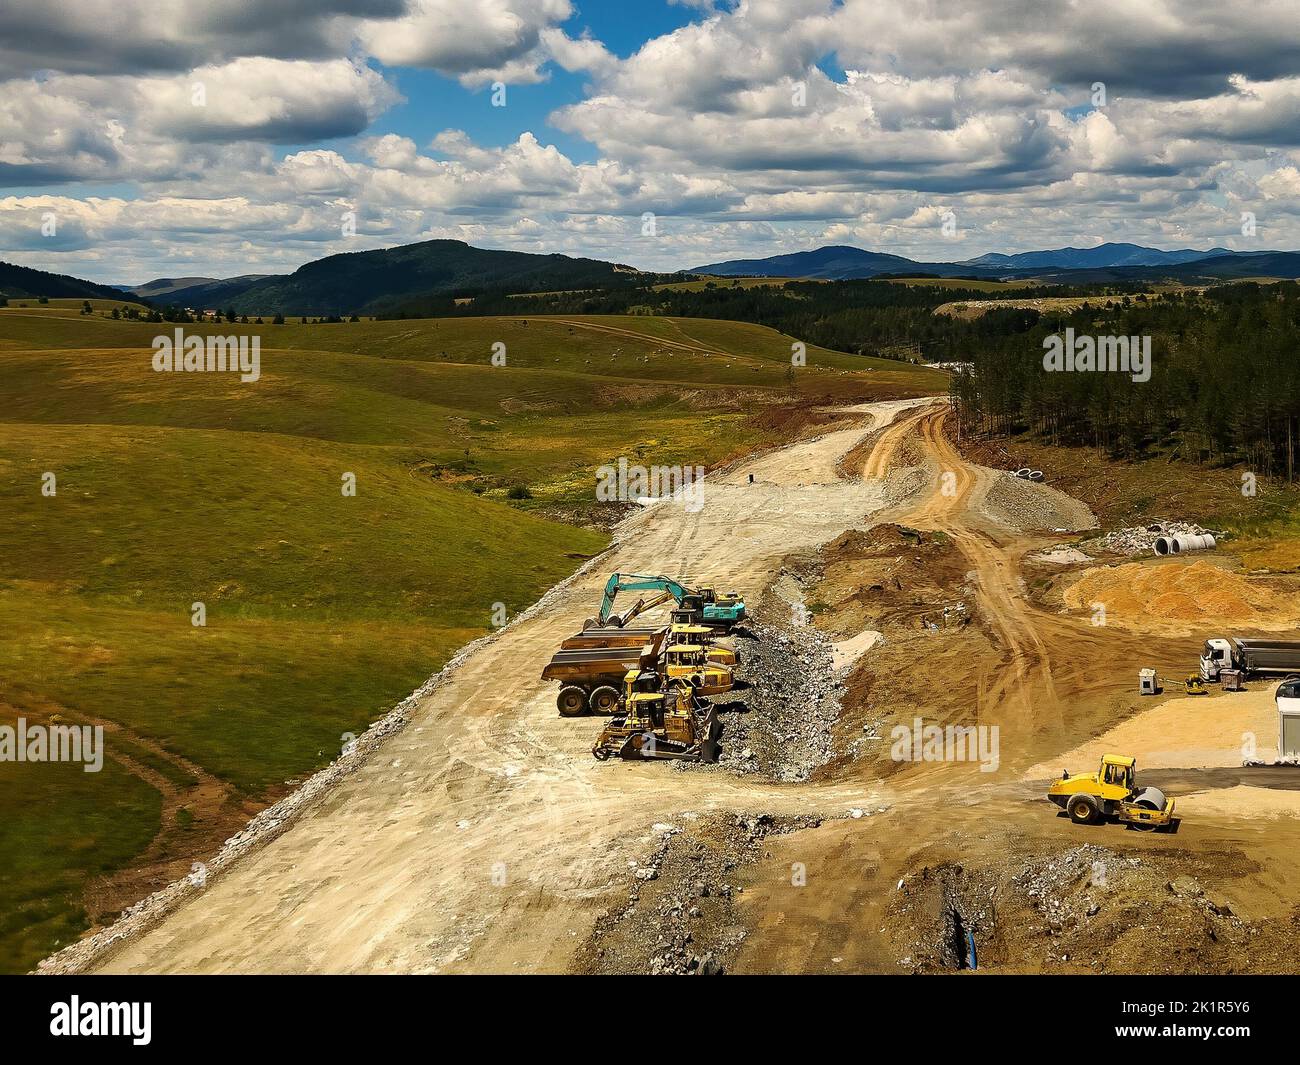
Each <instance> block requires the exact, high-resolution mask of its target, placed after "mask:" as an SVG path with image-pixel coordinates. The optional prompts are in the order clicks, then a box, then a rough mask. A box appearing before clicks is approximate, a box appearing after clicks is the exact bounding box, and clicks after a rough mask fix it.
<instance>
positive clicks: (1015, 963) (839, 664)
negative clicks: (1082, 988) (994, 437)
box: [45, 399, 1300, 973]
mask: <svg viewBox="0 0 1300 1065" xmlns="http://www.w3.org/2000/svg"><path fill="white" fill-rule="evenodd" d="M949 420H950V412H949V410H948V408H947V405H946V404H945V403H943V402H939V401H934V400H925V399H922V400H902V401H893V402H887V403H878V404H870V405H864V406H861V407H854V408H847V409H843V410H841V411H839V412H838V413H837V417H836V420H835V421H834V422H833V423H831V424H830V425H825V426H818V427H816V429H815V430H814V431H816V432H817V433H818V434H819V435H816V436H813V437H810V438H806V439H802V440H799V441H797V442H795V443H792V444H790V445H788V446H785V447H783V448H780V449H777V450H773V451H770V452H767V453H765V454H762V455H759V456H755V457H751V458H748V459H744V460H741V461H739V462H738V463H736V464H735V465H734V466H733V467H731V468H730V469H728V470H726V471H725V472H722V473H719V474H717V475H713V476H711V477H710V478H709V479H708V481H707V483H706V486H705V498H704V505H703V507H702V508H699V509H698V510H696V509H693V508H690V507H685V506H681V505H677V504H675V503H672V502H660V503H658V504H656V505H654V506H651V507H648V508H646V509H645V510H643V511H641V512H639V513H637V514H634V515H633V516H631V517H630V518H628V519H627V520H626V521H624V522H623V523H622V524H621V525H620V526H619V528H618V530H617V536H616V541H615V544H614V546H613V547H612V548H611V549H610V551H609V552H607V553H606V554H604V555H602V556H601V557H599V558H598V559H596V560H595V561H594V562H593V563H592V564H590V565H588V566H585V567H584V568H583V570H582V571H580V572H579V574H578V575H576V576H575V577H574V578H573V579H571V580H570V581H568V582H566V583H565V584H563V585H561V586H558V587H557V588H556V589H554V590H553V591H552V592H551V593H550V594H548V596H547V597H546V599H545V600H543V602H542V603H541V604H539V606H538V608H537V609H535V610H533V611H530V612H529V613H528V614H526V615H525V616H524V617H523V618H521V619H519V620H517V621H515V622H514V623H512V624H511V625H509V626H508V627H507V628H505V629H503V630H502V631H501V632H499V633H497V634H495V635H494V636H493V637H491V638H489V639H487V640H484V641H480V642H479V643H478V644H476V645H474V646H473V647H472V648H471V649H469V651H468V652H467V653H465V654H464V655H462V656H460V657H458V659H457V660H456V661H454V662H453V663H452V665H451V666H449V667H448V670H447V671H446V673H445V675H444V676H443V677H441V678H440V679H439V682H438V683H437V684H436V685H433V686H431V687H430V688H429V689H428V690H427V691H426V692H425V693H424V694H423V695H422V696H420V698H419V699H418V700H417V701H416V702H415V704H414V705H413V707H412V709H411V711H410V713H409V715H408V716H407V717H406V718H405V719H404V725H403V727H401V728H394V729H393V730H392V731H391V734H390V735H388V736H387V737H386V738H385V739H383V741H382V742H380V743H375V744H373V745H370V746H368V747H367V751H368V753H366V754H365V756H364V758H359V759H358V762H357V764H356V765H354V766H350V767H348V771H346V772H339V773H338V775H337V777H338V779H337V781H336V782H334V783H333V784H332V786H330V787H328V788H322V789H321V790H320V791H319V793H318V794H313V796H312V798H311V800H310V801H309V802H308V801H304V802H303V803H302V804H301V805H300V807H299V808H298V810H297V811H296V812H295V814H294V816H293V817H292V819H291V820H288V821H286V823H285V824H284V825H283V826H281V827H280V828H279V829H278V830H277V832H275V833H273V834H272V835H271V837H270V838H269V842H267V843H265V845H262V846H257V847H253V848H250V849H249V853H247V854H246V855H244V856H243V857H241V858H240V859H239V860H238V861H234V862H231V863H230V864H229V865H228V866H226V867H224V868H223V869H222V870H221V872H220V875H215V876H212V877H210V878H208V879H207V881H206V883H205V884H203V885H202V886H201V887H198V888H195V889H194V890H191V891H186V892H182V893H178V894H177V896H176V901H175V903H174V904H169V905H168V906H166V907H161V906H158V907H154V908H152V909H149V908H145V909H144V910H142V911H141V913H140V914H136V915H134V916H131V917H127V918H126V919H125V921H124V922H122V923H120V924H119V925H118V926H116V927H114V928H112V929H108V930H106V931H104V932H101V933H100V934H99V935H98V936H96V937H95V938H94V939H91V940H87V941H83V942H82V943H80V944H77V945H74V946H73V947H71V948H69V949H68V950H66V951H64V952H63V953H62V954H60V955H56V956H55V957H54V958H53V959H51V960H50V961H49V962H47V963H46V966H45V968H46V969H47V970H50V971H79V970H87V969H89V970H96V971H107V972H191V973H192V972H421V973H428V972H449V973H454V972H504V973H514V972H699V973H714V972H739V973H760V972H780V973H795V972H824V973H832V972H884V973H898V972H941V971H954V970H957V969H961V968H963V967H966V965H967V964H968V958H967V953H968V946H969V943H970V942H971V941H972V940H973V942H974V944H975V947H976V951H977V955H978V967H979V968H980V969H981V970H992V971H1003V972H1048V971H1060V972H1189V971H1190V972H1199V971H1212V972H1271V971H1282V970H1285V969H1286V968H1288V967H1293V956H1294V946H1295V941H1296V935H1297V928H1296V922H1297V920H1300V911H1297V910H1296V908H1295V906H1294V903H1293V899H1292V894H1293V893H1292V892H1291V891H1290V890H1289V888H1288V884H1292V883H1294V882H1295V880H1296V878H1297V876H1300V769H1290V768H1270V769H1246V768H1243V767H1242V761H1243V750H1245V749H1246V748H1247V747H1249V748H1250V750H1251V751H1253V752H1255V753H1256V754H1257V755H1258V757H1259V758H1260V759H1262V760H1271V758H1272V757H1273V755H1274V753H1275V752H1274V750H1273V748H1274V747H1275V744H1276V725H1275V722H1276V715H1275V713H1274V711H1273V708H1272V699H1271V689H1272V685H1270V684H1266V683H1262V682H1252V683H1251V684H1250V685H1249V688H1250V690H1249V691H1247V692H1244V693H1224V692H1219V691H1217V690H1215V691H1213V692H1212V694H1210V695H1208V696H1201V697H1188V696H1184V695H1183V694H1182V689H1181V678H1182V677H1183V676H1185V675H1186V674H1187V673H1189V672H1192V671H1193V670H1194V668H1195V665H1196V660H1197V655H1198V652H1199V648H1200V645H1201V643H1202V641H1203V639H1204V638H1205V636H1206V635H1211V634H1215V633H1217V634H1224V633H1226V631H1228V630H1232V631H1236V630H1238V629H1240V628H1241V627H1242V625H1243V624H1245V625H1248V626H1249V625H1256V626H1260V627H1263V626H1265V625H1267V626H1269V627H1274V628H1277V627H1284V626H1287V625H1291V624H1294V622H1295V617H1294V611H1291V612H1290V613H1288V612H1287V607H1286V604H1287V603H1294V602H1295V597H1294V591H1295V589H1294V585H1290V586H1288V584H1287V583H1286V579H1285V578H1282V579H1278V578H1267V577H1258V576H1255V577H1247V576H1244V575H1243V574H1241V573H1240V572H1237V571H1236V570H1234V568H1233V566H1232V563H1231V559H1230V558H1220V559H1218V560H1217V561H1216V562H1213V563H1210V562H1202V561H1199V560H1198V558H1197V557H1193V558H1190V559H1184V558H1178V559H1168V560H1165V559H1161V560H1157V559H1151V560H1149V561H1133V560H1129V559H1110V560H1106V559H1101V560H1096V559H1089V558H1087V557H1086V556H1083V555H1082V554H1080V553H1079V552H1077V551H1076V552H1065V553H1064V554H1060V555H1057V556H1053V555H1051V554H1050V549H1052V548H1054V547H1055V546H1057V545H1064V544H1071V543H1074V542H1076V541H1077V540H1079V539H1080V537H1081V535H1082V534H1083V531H1084V530H1088V529H1090V528H1093V527H1094V526H1095V525H1096V520H1095V518H1094V517H1093V515H1092V513H1091V512H1090V511H1089V510H1088V508H1087V507H1086V506H1084V505H1083V504H1082V503H1079V502H1077V501H1076V500H1074V499H1073V498H1071V497H1070V496H1069V495H1066V494H1064V493H1063V492H1060V491H1058V490H1056V489H1054V488H1052V487H1050V486H1048V485H1038V484H1031V483H1028V482H1023V481H1017V480H1015V479H1014V478H1012V477H1009V476H1008V475H1007V474H1006V473H1005V472H1003V471H998V470H993V469H990V468H987V467H984V466H980V465H976V464H974V463H972V462H970V461H968V460H967V459H966V458H964V457H963V455H962V454H961V452H959V451H958V449H957V448H956V447H955V446H954V444H953V442H952V440H951V439H950V436H949V431H950V427H949V426H948V422H949ZM751 477H752V481H751ZM1057 530H1059V531H1057ZM1044 552H1049V554H1048V555H1046V556H1045V555H1044ZM1031 556H1032V558H1031ZM1045 558H1048V559H1053V558H1054V559H1056V560H1052V561H1046V560H1044V559H1045ZM1123 565H1129V566H1136V567H1137V570H1135V571H1129V572H1126V571H1123V570H1117V569H1114V568H1113V567H1118V566H1123ZM1189 567H1200V568H1199V569H1197V570H1196V571H1195V572H1194V573H1192V574H1191V575H1190V576H1189V575H1188V568H1189ZM617 570H622V571H631V572H640V573H669V574H674V575H681V576H683V577H688V578H696V579H705V578H708V579H710V580H711V582H712V583H714V584H715V585H717V586H718V587H719V588H723V589H731V588H735V589H737V590H739V591H741V592H742V593H743V594H744V595H745V597H746V599H747V600H748V601H749V602H750V603H751V604H754V605H756V607H757V610H756V620H755V623H754V625H753V627H752V629H751V630H750V631H749V632H742V633H740V634H738V637H737V645H738V647H739V649H740V652H741V656H742V668H748V669H749V671H750V672H749V673H748V674H747V675H746V674H744V673H742V676H746V679H747V680H748V681H749V683H750V685H751V687H749V688H747V689H745V690H742V691H739V692H736V693H731V694H730V695H729V696H725V697H718V702H719V703H720V704H725V705H722V706H720V709H721V710H722V713H721V715H720V716H721V720H722V721H723V724H724V732H723V735H722V744H723V757H722V760H721V761H720V762H719V763H718V764H717V765H713V766H706V765H674V764H666V763H646V762H622V761H618V760H614V761H611V762H605V763H600V762H597V761H596V760H595V759H593V758H592V756H591V754H590V748H591V744H592V741H593V740H594V738H595V735H596V733H597V732H598V730H599V728H600V719H599V718H594V717H588V718H578V719H565V718H561V717H559V716H558V714H557V713H556V709H555V704H554V696H555V689H554V686H553V685H551V684H548V683H546V682H543V681H541V680H539V679H538V677H539V675H540V673H541V670H542V667H543V666H544V665H545V663H546V662H547V660H548V659H549V657H550V655H551V654H552V652H553V651H554V650H555V648H556V647H557V646H558V645H559V643H560V641H561V640H562V639H563V638H564V637H566V636H568V635H570V634H571V633H572V632H574V631H575V630H577V629H578V628H580V627H581V624H582V621H583V619H584V618H585V617H587V616H588V615H590V614H591V612H592V608H593V604H595V603H596V602H597V601H598V599H599V594H600V589H601V586H602V584H603V583H604V580H605V578H606V577H607V575H608V574H609V573H610V572H612V571H617ZM1159 571H1166V575H1162V573H1161V572H1159ZM1220 574H1221V575H1222V577H1221V578H1220V577H1219V576H1217V575H1220ZM1084 582H1086V583H1084ZM1166 585H1167V587H1166ZM1134 587H1140V588H1142V589H1143V594H1142V595H1141V596H1135V595H1133V594H1131V592H1132V589H1133V588H1134ZM1121 594H1123V595H1126V596H1127V598H1123V599H1121ZM1162 595H1170V596H1175V597H1177V596H1185V597H1189V601H1190V602H1191V607H1188V609H1193V608H1194V615H1193V616H1189V617H1187V618H1185V619H1183V623H1182V624H1173V623H1172V621H1171V618H1170V613H1169V609H1168V607H1169V604H1171V603H1182V602H1183V600H1181V599H1177V598H1175V599H1170V600H1168V601H1167V602H1166V604H1165V606H1164V607H1160V606H1150V605H1149V604H1152V603H1155V602H1157V600H1159V599H1160V597H1161V596H1162ZM1108 596H1111V597H1113V598H1114V600H1115V603H1116V606H1115V609H1114V611H1106V612H1104V613H1105V619H1106V620H1105V623H1104V624H1098V623H1097V612H1096V610H1095V604H1096V603H1097V602H1099V601H1100V602H1103V603H1104V602H1105V601H1106V598H1107V597H1108ZM1215 603H1219V604H1220V607H1219V608H1218V609H1219V611H1220V612H1219V613H1218V614H1216V613H1215V609H1216V607H1215V606H1214V604H1215ZM1241 604H1244V607H1241V609H1247V610H1248V612H1247V613H1246V614H1241V613H1238V612H1237V611H1238V609H1239V606H1240V605H1241ZM1144 612H1145V613H1144ZM1112 615H1114V616H1112ZM1147 615H1149V616H1147ZM1175 620H1176V619H1175ZM1211 629H1213V630H1215V633H1211V632H1210V630H1211ZM1220 630H1222V631H1220ZM1148 665H1150V666H1154V667H1156V668H1157V669H1158V670H1159V671H1160V674H1161V676H1162V678H1163V679H1164V682H1165V684H1166V687H1167V691H1166V693H1165V694H1163V695H1160V696H1157V697H1154V698H1152V697H1146V698H1143V697H1140V696H1139V695H1138V694H1137V675H1138V670H1139V668H1141V667H1143V666H1148ZM918 718H919V719H922V721H923V722H924V723H925V724H938V725H962V726H988V727H992V726H996V727H997V728H998V749H997V761H996V766H995V767H992V771H985V770H986V769H989V768H991V767H990V766H989V765H988V764H987V763H985V764H981V763H980V762H978V761H974V762H972V761H916V762H912V761H900V760H896V759H895V758H894V757H892V756H891V748H892V747H893V741H892V740H891V730H892V729H894V728H895V727H896V726H900V725H901V726H905V727H911V726H912V724H913V723H914V721H915V720H916V719H918ZM1103 752H1114V753H1120V754H1128V755H1133V756H1135V757H1136V758H1137V764H1138V774H1139V780H1140V782H1141V783H1143V784H1150V785H1154V786H1157V787H1160V788H1163V789H1164V790H1165V791H1166V793H1168V794H1170V795H1172V796H1174V797H1175V798H1176V801H1177V812H1178V815H1179V818H1180V822H1179V823H1178V824H1177V826H1176V827H1177V831H1176V832H1173V833H1148V832H1140V831H1134V830H1130V829H1126V828H1125V827H1124V826H1121V825H1117V824H1105V825H1099V826H1089V827H1085V826H1077V825H1073V824H1071V823H1070V821H1069V820H1068V818H1066V817H1065V815H1064V814H1063V813H1061V812H1060V811H1058V810H1056V808H1055V807H1052V806H1051V805H1049V804H1048V803H1047V802H1046V801H1045V799H1044V791H1045V788H1046V786H1047V784H1048V783H1049V781H1050V780H1052V779H1055V778H1056V777H1058V776H1059V775H1060V772H1061V770H1064V769H1068V770H1070V771H1071V772H1075V773H1077V772H1084V771H1090V770H1095V768H1096V763H1097V761H1098V760H1099V758H1100V755H1101V754H1102V753H1103ZM142 914H143V916H142Z"/></svg>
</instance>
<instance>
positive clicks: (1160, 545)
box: [1155, 536, 1174, 555]
mask: <svg viewBox="0 0 1300 1065" xmlns="http://www.w3.org/2000/svg"><path fill="white" fill-rule="evenodd" d="M1170 539H1171V538H1170V537H1168V536H1157V537H1156V543H1155V552H1156V554H1157V555H1168V554H1171V553H1172V552H1173V550H1174V548H1173V545H1172V544H1171V543H1170Z"/></svg>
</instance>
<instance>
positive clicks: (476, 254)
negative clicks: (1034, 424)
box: [0, 240, 1300, 316]
mask: <svg viewBox="0 0 1300 1065" xmlns="http://www.w3.org/2000/svg"><path fill="white" fill-rule="evenodd" d="M681 273H683V274H705V275H712V276H721V277H807V278H825V279H833V280H841V279H850V278H870V277H877V276H880V275H882V274H891V275H896V276H898V275H901V276H908V275H912V276H915V275H918V274H929V275H932V276H938V277H975V278H985V279H998V278H1008V279H1023V278H1036V279H1041V280H1043V281H1045V282H1058V283H1066V284H1087V283H1099V282H1125V281H1127V282H1150V281H1162V280H1172V281H1182V282H1186V283H1192V284H1195V283H1199V282H1215V281H1230V280H1234V279H1238V278H1246V277H1284V278H1297V277H1300V252H1283V251H1260V252H1232V251H1228V250H1226V249H1224V248H1213V249H1211V250H1209V251H1206V252H1198V251H1193V250H1191V249H1183V250H1180V251H1162V250H1160V249H1159V248H1145V247H1142V246H1141V245H1137V244H1102V245H1100V246H1098V247H1096V248H1057V249H1056V250H1054V251H1032V252H1018V253H1016V254H1013V255H1004V254H1001V253H996V252H993V253H989V254H987V255H981V256H978V257H977V258H974V259H968V260H965V261H963V262H949V263H939V262H918V261H916V260H914V259H908V258H906V257H904V256H901V255H891V254H889V253H887V252H877V251H867V250H865V249H863V248H854V247H849V246H847V245H839V246H832V247H826V248H817V249H815V250H813V251H802V252H794V253H793V254H786V255H774V256H771V257H769V258H765V259H734V260H731V261H729V262H721V263H712V264H709V265H707V266H698V267H695V268H694V269H693V270H687V271H681ZM659 276H663V275H653V274H642V273H640V272H639V271H637V270H634V269H633V268H631V267H629V266H622V265H619V264H617V263H608V262H602V261H601V260H599V259H578V258H572V257H570V256H567V255H537V254H532V253H529V252H517V251H491V250H487V249H483V248H472V247H470V246H469V245H468V244H465V243H464V242H462V241H459V240H429V241H424V242H422V243H419V244H407V245H403V246H401V247H397V248H384V249H380V250H377V251H364V252H351V253H346V254H342V255H330V256H327V257H326V258H324V259H317V260H316V261H314V262H310V263H307V264H306V265H305V266H302V267H299V268H298V269H297V270H295V271H294V272H293V273H291V274H241V275H239V276H237V277H228V278H213V277H198V276H192V277H170V278H167V277H164V278H157V279H155V280H153V281H149V282H147V283H145V284H142V285H118V286H108V285H99V284H95V283H94V282H91V281H82V280H79V279H78V278H75V277H67V276H64V275H62V274H50V273H45V272H43V271H40V270H30V269H27V268H26V267H21V266H12V265H9V264H7V263H0V296H9V297H19V298H22V297H29V298H36V297H40V296H50V297H74V298H75V297H82V298H101V299H123V298H125V297H127V296H132V297H135V298H138V299H142V300H146V301H148V302H150V303H153V304H155V305H157V306H167V305H172V306H182V307H191V308H193V309H195V310H218V309H219V310H227V309H230V308H233V309H234V310H235V311H236V312H238V313H240V314H259V315H269V314H275V313H277V312H279V313H283V314H293V315H334V314H337V315H347V314H354V313H355V314H379V315H397V314H409V315H411V316H421V315H427V314H430V313H439V312H441V311H443V310H445V309H447V308H448V307H450V305H451V302H452V300H453V299H454V298H457V297H459V296H474V295H480V294H484V293H527V292H549V291H571V290H575V289H609V288H614V287H624V286H628V285H633V284H637V283H642V284H644V283H647V282H652V281H654V280H655V279H656V278H657V277H659Z"/></svg>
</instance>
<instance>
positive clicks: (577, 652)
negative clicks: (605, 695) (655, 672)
mask: <svg viewBox="0 0 1300 1065" xmlns="http://www.w3.org/2000/svg"><path fill="white" fill-rule="evenodd" d="M661 642H662V641H659V640H654V639H652V640H650V641H649V642H648V643H643V644H640V645H638V646H636V647H588V648H573V649H569V650H563V649H562V650H559V651H556V652H555V654H554V655H552V656H551V660H550V662H548V663H547V664H546V668H545V669H543V670H542V679H543V680H572V679H575V678H583V677H596V676H600V677H605V676H614V675H617V676H619V677H621V676H622V675H623V674H624V673H626V672H627V671H628V670H630V669H649V668H652V667H653V666H654V664H655V662H656V661H657V660H658V657H659V645H660V643H661Z"/></svg>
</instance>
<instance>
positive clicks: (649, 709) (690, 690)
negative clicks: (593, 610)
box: [542, 573, 746, 761]
mask: <svg viewBox="0 0 1300 1065" xmlns="http://www.w3.org/2000/svg"><path fill="white" fill-rule="evenodd" d="M627 590H638V591H654V592H657V593H658V594H657V595H655V596H653V597H651V598H649V599H647V598H645V597H642V598H641V599H640V600H638V601H637V603H636V604H635V605H634V606H633V607H632V608H631V609H630V610H628V611H627V612H626V613H624V614H623V615H621V616H620V615H615V614H614V613H613V612H612V609H613V603H614V598H615V596H616V595H617V594H618V593H619V592H620V591H627ZM669 600H673V601H674V602H675V604H676V605H675V607H674V609H673V610H672V613H671V621H670V622H669V623H668V624H667V625H660V626H656V627H632V626H631V625H629V624H628V623H629V622H630V621H632V620H633V619H634V618H636V617H638V616H639V615H641V614H642V613H645V612H646V611H648V610H650V609H652V608H654V607H657V606H659V605H661V604H663V603H666V602H668V601H669ZM745 616H746V613H745V603H744V600H743V599H741V598H740V596H738V595H735V594H730V595H719V594H718V593H717V592H716V591H714V590H713V589H712V588H709V587H705V588H697V589H692V588H688V587H687V586H686V585H684V584H682V583H681V582H680V581H676V580H673V579H671V578H668V577H645V576H641V575H638V574H618V573H615V574H613V575H612V576H611V577H610V579H609V581H608V582H607V584H606V586H605V591H604V595H603V598H602V600H601V607H600V611H599V613H598V614H597V615H596V616H595V617H593V618H588V619H587V622H586V625H585V626H584V628H583V630H582V631H581V632H578V633H575V634H574V635H572V636H570V637H568V638H567V639H565V640H564V641H563V642H562V643H561V645H560V648H559V650H558V651H556V652H555V654H554V655H553V656H552V658H551V660H550V662H548V663H547V665H546V667H545V668H544V669H543V670H542V678H543V679H544V680H553V681H558V682H559V684H560V690H559V692H558V694H557V695H556V700H555V702H556V706H557V708H558V709H559V712H560V714H561V715H562V716H564V717H576V716H578V715H580V714H584V713H591V712H594V713H600V714H610V715H612V716H611V719H610V720H609V722H608V723H607V724H606V725H605V726H604V728H603V729H602V730H601V733H600V736H599V738H598V739H597V741H596V744H595V746H594V747H593V749H592V753H593V754H594V755H595V756H596V757H597V758H599V759H601V760H602V761H603V760H604V759H607V758H609V757H610V756H611V755H615V754H617V755H619V756H620V757H623V758H644V759H650V758H674V759H687V760H692V761H713V760H715V759H716V756H717V733H718V724H717V715H716V711H715V710H714V709H713V707H712V706H711V705H710V704H709V703H707V702H705V701H704V697H706V696H710V695H718V694H721V693H723V692H726V691H730V690H731V688H732V687H733V685H734V684H735V677H734V673H733V670H734V668H735V666H736V664H737V661H738V656H737V654H736V651H735V649H734V647H731V646H729V645H727V644H725V643H722V642H720V640H719V638H720V636H721V634H722V633H724V632H726V631H728V630H730V628H731V627H732V626H733V625H734V624H735V623H736V622H737V621H740V620H743V619H744V618H745Z"/></svg>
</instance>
